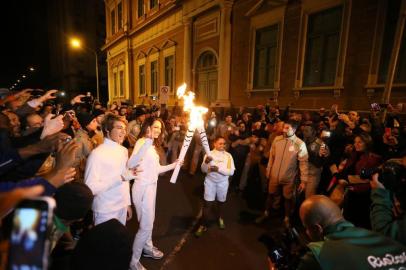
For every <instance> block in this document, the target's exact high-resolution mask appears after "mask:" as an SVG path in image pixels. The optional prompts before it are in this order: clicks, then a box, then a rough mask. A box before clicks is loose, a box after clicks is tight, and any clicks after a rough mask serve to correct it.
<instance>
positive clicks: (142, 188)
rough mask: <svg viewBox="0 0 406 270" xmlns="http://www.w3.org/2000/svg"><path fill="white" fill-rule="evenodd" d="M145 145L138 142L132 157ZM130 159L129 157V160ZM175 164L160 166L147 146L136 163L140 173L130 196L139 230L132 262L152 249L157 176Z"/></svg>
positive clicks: (150, 147)
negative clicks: (145, 251) (143, 252)
mask: <svg viewBox="0 0 406 270" xmlns="http://www.w3.org/2000/svg"><path fill="white" fill-rule="evenodd" d="M147 140H148V139H147ZM145 143H146V139H144V138H142V139H140V140H138V141H137V143H136V144H135V146H134V151H133V154H132V155H135V154H137V153H138V152H139V151H140V149H141V148H142V146H143V145H144V144H145ZM131 159H132V158H131V157H130V160H131ZM175 164H176V163H172V164H170V165H167V166H161V165H160V164H159V155H158V153H157V151H156V150H155V147H154V146H149V147H148V148H147V149H146V150H145V153H144V154H143V155H142V158H141V159H140V160H139V161H138V165H139V167H138V168H139V170H140V171H141V172H139V173H137V175H136V176H135V181H134V184H133V187H132V196H133V202H134V205H135V209H136V211H137V218H138V222H139V229H138V232H137V235H136V236H135V239H134V243H133V256H132V262H137V261H139V259H140V257H141V254H142V250H143V249H145V250H152V248H153V244H152V229H153V225H154V219H155V202H156V188H157V182H158V176H159V174H160V173H164V172H166V171H169V170H173V169H174V168H175Z"/></svg>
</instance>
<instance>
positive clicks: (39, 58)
mask: <svg viewBox="0 0 406 270" xmlns="http://www.w3.org/2000/svg"><path fill="white" fill-rule="evenodd" d="M66 3H69V5H70V7H71V9H64V8H60V10H59V12H57V11H56V10H53V9H54V8H55V6H58V4H60V7H64V6H66ZM89 9H98V10H101V13H99V14H98V16H97V17H94V16H88V15H87V14H86V13H85V12H86V10H89ZM1 10H2V14H1V16H0V22H1V24H0V25H1V26H2V27H1V37H2V38H1V42H0V44H1V45H0V46H1V67H0V88H10V87H11V86H12V85H13V84H14V83H16V82H17V79H20V80H21V82H20V84H19V85H18V86H17V88H16V89H23V88H41V89H63V85H62V82H63V78H64V76H69V74H60V73H61V72H59V71H58V70H57V71H56V72H55V71H54V72H52V70H50V69H51V66H52V64H51V63H54V64H53V65H55V63H60V62H61V61H55V59H54V58H53V57H66V56H63V55H62V54H57V55H54V56H51V53H50V52H51V51H53V52H54V53H55V48H58V47H59V48H60V47H61V46H67V44H56V43H55V40H57V39H55V35H54V36H51V31H54V34H55V31H58V29H59V27H60V26H59V24H57V23H58V22H55V23H54V22H53V20H55V19H56V20H58V19H59V17H57V18H55V16H59V14H62V15H61V16H63V17H62V18H61V19H62V21H63V20H64V18H66V17H68V16H69V15H70V14H67V13H66V12H74V13H75V14H76V16H77V15H78V14H79V18H82V19H83V21H82V22H80V23H76V24H75V25H74V27H75V29H74V31H75V32H79V33H81V34H83V35H84V36H86V38H87V42H88V43H89V44H91V47H93V48H97V50H98V53H99V57H101V59H100V58H99V70H100V72H99V76H100V79H99V81H100V83H101V86H102V87H103V88H102V90H103V92H107V86H106V76H105V75H104V73H105V56H103V55H104V53H103V52H101V51H100V48H101V47H102V46H103V43H104V37H105V25H104V20H105V18H104V2H103V0H92V1H90V0H89V1H88V0H86V1H83V0H19V1H3V2H2V8H1ZM61 10H63V11H61ZM69 10H70V11H69ZM63 12H65V13H63ZM56 14H58V15H56ZM52 15H53V16H52ZM88 20H95V21H97V22H98V23H97V28H96V30H94V29H93V30H89V29H90V28H89V27H86V26H88V25H89V23H88V22H89V21H88ZM99 21H100V22H99ZM101 21H103V22H101ZM50 24H52V25H50ZM55 27H56V28H55ZM86 31H92V32H93V33H88V34H87V33H86ZM94 31H96V34H95V33H94ZM61 32H62V33H65V31H64V30H62V29H61ZM96 36H97V40H96V39H95V40H89V38H90V37H93V38H95V37H96ZM59 43H60V42H59ZM50 46H56V47H55V48H50ZM88 46H90V45H88ZM90 56H91V55H90ZM75 57H83V58H85V57H88V55H86V54H83V53H82V54H79V53H78V54H76V55H75ZM85 59H87V58H85ZM58 60H60V59H58ZM90 60H91V61H94V60H93V59H92V56H91V57H90ZM102 65H104V67H102ZM31 66H32V67H34V68H35V71H34V72H30V71H29V70H28V69H29V67H31ZM58 67H59V66H58ZM90 67H91V68H92V69H91V70H89V71H88V74H91V76H94V78H87V80H88V81H89V80H90V82H91V83H90V87H89V83H88V84H86V83H84V84H83V85H80V86H81V87H83V88H84V89H89V88H90V89H91V91H92V92H93V91H95V89H93V88H95V75H94V67H93V65H90ZM80 72H82V71H78V73H80ZM55 73H56V75H55ZM23 74H25V75H26V76H27V77H26V78H25V79H22V75H23ZM79 76H80V75H79ZM103 94H104V95H105V93H103Z"/></svg>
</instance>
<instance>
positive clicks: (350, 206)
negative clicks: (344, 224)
mask: <svg viewBox="0 0 406 270" xmlns="http://www.w3.org/2000/svg"><path fill="white" fill-rule="evenodd" d="M381 163H382V159H381V157H380V156H378V155H377V154H375V153H373V152H372V138H371V136H370V135H369V134H368V133H360V134H357V135H356V136H355V138H354V150H353V151H352V153H351V154H350V157H349V159H348V160H347V163H346V164H345V167H344V169H343V172H342V173H341V174H340V176H341V177H340V179H341V180H344V181H345V183H344V185H346V184H348V183H349V184H351V182H352V181H351V178H352V179H355V180H356V179H359V175H360V174H361V170H362V169H371V168H375V167H377V166H379V165H380V164H381ZM357 182H359V183H356V184H354V183H352V185H351V187H350V188H349V191H348V193H347V195H346V198H345V200H344V205H343V214H344V217H345V218H346V219H347V220H348V221H350V222H352V223H354V225H355V226H358V227H363V228H367V229H370V228H371V225H370V220H369V208H370V205H371V200H370V186H369V182H365V183H362V181H357ZM341 183H342V182H341Z"/></svg>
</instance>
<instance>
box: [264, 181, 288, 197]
mask: <svg viewBox="0 0 406 270" xmlns="http://www.w3.org/2000/svg"><path fill="white" fill-rule="evenodd" d="M281 190H282V194H283V197H284V198H285V199H288V200H289V199H292V196H293V183H286V184H285V183H283V184H281V183H271V182H269V186H268V192H269V194H271V195H280V193H281Z"/></svg>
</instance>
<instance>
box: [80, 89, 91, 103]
mask: <svg viewBox="0 0 406 270" xmlns="http://www.w3.org/2000/svg"><path fill="white" fill-rule="evenodd" d="M82 101H83V102H84V103H87V104H91V103H92V102H93V96H92V94H91V93H90V92H87V93H86V96H84V97H82Z"/></svg>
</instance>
